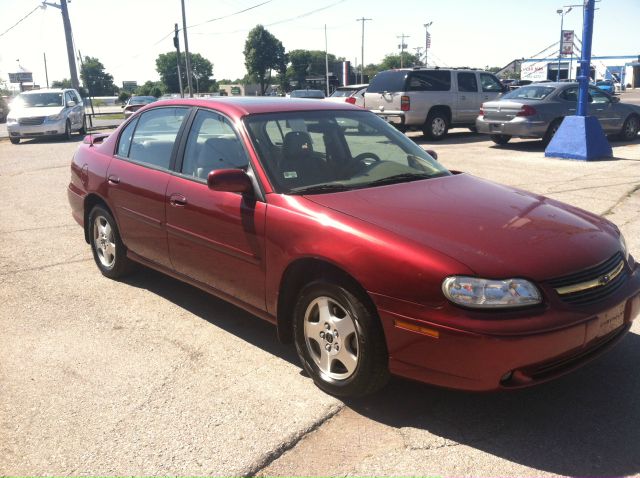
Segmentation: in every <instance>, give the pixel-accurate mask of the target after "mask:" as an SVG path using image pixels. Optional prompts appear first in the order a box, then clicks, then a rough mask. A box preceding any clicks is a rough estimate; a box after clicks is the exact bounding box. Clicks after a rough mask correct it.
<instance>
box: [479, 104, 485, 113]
mask: <svg viewBox="0 0 640 478" xmlns="http://www.w3.org/2000/svg"><path fill="white" fill-rule="evenodd" d="M478 114H479V115H480V116H484V105H482V106H481V107H480V111H479V112H478Z"/></svg>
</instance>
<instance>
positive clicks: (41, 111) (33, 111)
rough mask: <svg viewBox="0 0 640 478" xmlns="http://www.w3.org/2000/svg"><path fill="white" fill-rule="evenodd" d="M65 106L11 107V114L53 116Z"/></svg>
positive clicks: (14, 115)
mask: <svg viewBox="0 0 640 478" xmlns="http://www.w3.org/2000/svg"><path fill="white" fill-rule="evenodd" d="M63 109H64V107H63V106H39V107H36V108H24V107H19V108H11V111H10V112H9V114H10V115H11V116H12V117H14V118H31V117H33V116H51V115H57V114H60V112H61V111H62V110H63Z"/></svg>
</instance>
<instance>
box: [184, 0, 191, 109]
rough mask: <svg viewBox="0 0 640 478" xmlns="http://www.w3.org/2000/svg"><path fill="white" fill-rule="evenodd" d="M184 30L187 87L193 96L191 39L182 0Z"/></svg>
mask: <svg viewBox="0 0 640 478" xmlns="http://www.w3.org/2000/svg"><path fill="white" fill-rule="evenodd" d="M182 31H183V33H184V54H185V57H186V65H187V71H186V73H187V88H189V98H193V86H192V81H191V58H189V40H188V38H187V16H186V15H185V13H184V0H182Z"/></svg>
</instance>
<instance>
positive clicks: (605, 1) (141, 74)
mask: <svg viewBox="0 0 640 478" xmlns="http://www.w3.org/2000/svg"><path fill="white" fill-rule="evenodd" d="M265 1H268V0H215V1H214V0H186V5H187V24H188V25H194V24H198V23H203V22H205V21H207V20H210V19H213V18H216V17H220V16H225V15H229V14H231V13H234V12H237V11H239V10H242V9H245V8H248V7H251V6H253V5H256V4H259V3H262V2H265ZM577 3H579V2H577V1H571V0H566V1H557V0H509V1H504V0H483V1H481V0H449V1H442V0H402V2H393V1H390V0H386V1H381V0H315V1H314V2H301V1H299V0H270V1H268V3H266V4H265V5H262V6H260V7H257V8H255V9H253V10H251V11H248V12H246V13H243V14H239V15H235V16H231V17H229V18H225V19H223V20H218V21H213V22H209V23H205V24H204V25H201V26H198V27H194V28H190V29H189V46H190V49H191V51H193V52H198V53H200V54H202V55H203V56H205V57H206V58H208V59H209V60H210V61H211V62H212V63H213V64H214V68H213V71H214V76H215V77H216V78H218V79H220V78H232V79H234V78H236V77H241V76H243V75H244V74H245V69H244V57H243V55H242V51H243V48H244V41H245V39H246V36H247V33H248V31H249V30H250V29H251V28H253V27H254V26H255V25H256V24H258V23H261V24H263V25H265V26H267V29H268V30H269V31H271V32H272V33H273V34H274V35H275V36H276V37H278V38H279V39H280V40H281V41H282V43H283V44H284V46H285V48H286V49H287V50H293V49H298V48H305V49H318V50H324V44H325V39H324V25H325V24H326V25H327V32H328V45H329V51H330V52H331V53H334V54H336V55H337V56H344V57H346V58H347V59H349V60H351V61H352V62H354V61H355V59H356V58H358V61H360V56H361V55H360V42H361V27H360V25H361V24H360V22H358V21H356V18H359V17H362V16H364V17H367V18H371V19H372V20H371V21H368V22H366V26H365V62H366V63H370V62H379V61H380V60H381V59H382V58H383V57H384V56H385V55H386V54H389V53H396V52H398V49H397V46H398V44H399V43H400V41H399V39H398V38H397V37H398V36H399V35H401V34H405V35H408V36H409V37H408V38H407V39H406V40H405V43H406V44H408V47H409V49H410V50H411V51H413V50H412V49H413V48H415V47H417V46H423V45H424V32H425V30H424V27H423V24H424V23H427V22H430V21H433V25H432V26H431V27H430V30H429V31H430V32H431V37H432V43H431V49H430V51H429V60H430V61H429V63H430V64H432V62H435V63H436V64H438V65H440V66H470V67H481V68H483V67H485V66H486V65H489V66H498V65H499V66H503V65H505V64H507V63H508V62H509V61H511V60H512V59H514V58H521V57H530V56H531V55H534V54H536V53H537V52H539V51H540V50H542V49H543V48H545V47H547V46H548V45H550V44H551V43H553V42H554V41H557V39H558V37H559V32H560V16H559V15H558V14H557V13H556V10H557V9H559V8H561V7H562V6H564V5H572V4H577ZM39 4H40V2H39V1H35V0H0V12H2V15H1V16H0V33H2V32H4V31H5V30H6V29H7V28H9V27H11V25H13V24H14V23H15V22H16V21H18V20H19V19H20V18H22V17H23V16H24V15H26V14H27V13H28V12H29V11H31V10H32V9H33V8H35V7H36V6H38V5H39ZM323 7H326V8H325V9H323V10H321V11H317V12H315V13H311V14H309V15H305V14H307V13H309V12H311V11H313V10H317V9H321V8H323ZM597 8H598V10H597V11H596V23H595V31H594V43H593V52H594V54H596V55H640V34H638V26H639V25H640V0H602V1H600V2H599V3H598V4H597ZM69 12H70V16H71V22H72V27H73V33H74V39H75V43H76V48H77V49H79V50H80V51H81V52H82V54H83V55H89V56H95V57H98V58H99V59H100V60H101V61H102V62H103V64H104V65H105V67H106V70H107V71H108V72H109V73H111V74H112V75H113V76H114V77H115V80H116V83H117V84H119V85H121V82H122V81H123V80H136V81H138V82H139V83H141V82H144V81H145V80H149V79H150V80H155V79H157V73H156V72H155V58H156V57H157V55H158V54H159V53H163V52H167V51H170V50H172V49H173V45H172V41H171V35H169V36H167V37H166V38H165V39H164V40H162V41H160V40H161V39H162V38H163V37H165V36H166V35H167V34H169V33H170V32H171V30H172V29H173V24H174V23H176V22H178V23H179V24H180V25H181V16H180V12H181V10H180V0H72V1H71V3H70V4H69ZM565 29H574V30H576V32H577V33H578V35H579V36H582V9H581V7H574V8H573V11H571V12H570V13H568V14H567V15H566V17H565ZM181 42H182V39H181ZM43 52H46V55H47V63H48V71H49V80H50V81H51V80H56V79H61V78H63V77H68V76H69V73H68V64H67V58H66V50H65V40H64V31H63V28H62V20H61V16H60V12H59V10H56V9H54V8H51V7H48V8H47V9H45V10H37V11H36V12H35V13H33V14H32V15H31V16H29V18H27V19H26V20H24V21H23V22H22V23H20V24H19V25H18V26H17V27H15V28H14V29H13V30H11V31H10V32H9V33H7V34H5V35H3V36H0V78H2V79H5V80H6V79H7V73H8V72H10V71H14V70H15V67H16V60H17V59H20V64H21V65H23V66H24V67H25V68H27V69H29V70H31V71H33V73H34V80H35V81H36V82H38V83H40V84H41V85H44V84H45V78H44V66H43Z"/></svg>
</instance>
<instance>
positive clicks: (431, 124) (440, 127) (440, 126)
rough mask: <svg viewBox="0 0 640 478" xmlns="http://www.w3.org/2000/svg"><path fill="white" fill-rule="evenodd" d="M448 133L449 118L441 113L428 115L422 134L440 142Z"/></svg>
mask: <svg viewBox="0 0 640 478" xmlns="http://www.w3.org/2000/svg"><path fill="white" fill-rule="evenodd" d="M448 131H449V118H448V117H447V115H446V114H444V113H443V112H441V111H436V112H432V113H429V116H428V117H427V121H426V122H425V123H424V127H423V129H422V133H423V134H424V135H425V136H426V137H427V138H429V139H431V140H433V141H440V140H441V139H443V138H444V137H445V136H446V135H447V132H448Z"/></svg>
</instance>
